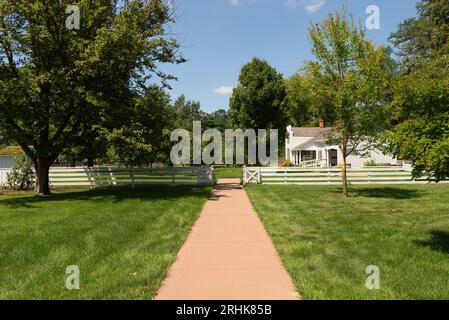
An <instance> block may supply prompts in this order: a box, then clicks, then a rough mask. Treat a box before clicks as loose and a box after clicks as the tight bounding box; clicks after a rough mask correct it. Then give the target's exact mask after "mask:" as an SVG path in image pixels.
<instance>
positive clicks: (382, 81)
mask: <svg viewBox="0 0 449 320" xmlns="http://www.w3.org/2000/svg"><path fill="white" fill-rule="evenodd" d="M309 33H310V39H311V41H312V45H313V47H312V52H313V53H314V55H315V57H316V61H309V62H307V63H306V67H305V68H306V70H307V74H308V75H309V76H310V77H311V81H312V83H313V85H314V88H315V90H316V93H317V95H324V96H330V97H333V100H332V101H333V103H334V108H335V120H336V122H335V130H334V131H335V133H334V134H333V136H332V137H329V138H330V139H331V140H334V142H335V143H338V144H339V145H340V148H341V150H342V153H343V164H342V165H343V169H342V182H343V195H344V196H346V197H347V196H348V195H349V193H348V182H347V169H346V158H347V157H348V156H349V155H350V154H352V153H359V154H360V153H364V152H366V151H368V150H369V149H370V148H371V143H370V142H371V141H374V140H375V137H376V135H377V134H378V133H379V132H380V131H381V130H382V129H383V126H382V123H384V122H385V121H384V116H385V113H384V106H385V104H386V102H387V101H388V98H389V97H388V95H387V93H388V91H389V90H388V89H389V82H390V81H389V80H390V74H389V68H388V66H389V63H388V55H387V52H386V51H385V49H384V48H382V47H376V46H375V45H374V44H373V43H372V42H371V41H368V40H366V39H365V33H364V30H362V29H361V28H358V27H356V26H355V24H354V22H353V20H352V19H350V18H348V17H347V16H346V15H345V14H339V13H337V14H336V15H334V16H332V15H330V16H329V17H328V18H327V19H326V20H325V21H323V22H322V23H317V24H312V25H311V27H310V28H309Z"/></svg>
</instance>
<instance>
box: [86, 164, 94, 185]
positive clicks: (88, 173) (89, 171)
mask: <svg viewBox="0 0 449 320" xmlns="http://www.w3.org/2000/svg"><path fill="white" fill-rule="evenodd" d="M87 175H88V178H89V183H90V190H92V189H93V188H94V183H93V179H92V168H91V167H89V168H88V171H87Z"/></svg>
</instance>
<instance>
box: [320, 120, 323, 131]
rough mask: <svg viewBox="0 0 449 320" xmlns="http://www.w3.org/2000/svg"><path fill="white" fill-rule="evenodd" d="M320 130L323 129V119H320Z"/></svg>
mask: <svg viewBox="0 0 449 320" xmlns="http://www.w3.org/2000/svg"><path fill="white" fill-rule="evenodd" d="M320 129H324V119H323V118H321V119H320Z"/></svg>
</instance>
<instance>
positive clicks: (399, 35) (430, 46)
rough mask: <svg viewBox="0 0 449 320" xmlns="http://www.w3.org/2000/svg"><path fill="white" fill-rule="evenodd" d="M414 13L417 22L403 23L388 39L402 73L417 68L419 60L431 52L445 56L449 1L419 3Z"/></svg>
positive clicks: (411, 19) (448, 26)
mask: <svg viewBox="0 0 449 320" xmlns="http://www.w3.org/2000/svg"><path fill="white" fill-rule="evenodd" d="M417 11H418V17H417V18H409V19H406V20H405V21H403V22H402V23H401V24H400V25H399V28H398V30H397V31H396V32H394V33H392V34H391V36H390V41H391V42H392V43H393V45H394V46H395V47H396V49H397V54H398V55H399V56H400V57H401V58H402V63H403V67H404V68H403V69H404V70H405V71H410V70H413V69H416V68H419V66H417V65H416V64H417V63H418V62H419V60H420V59H427V58H429V57H431V56H432V55H434V54H435V52H438V51H440V50H443V51H445V52H446V53H448V52H449V51H448V50H449V47H448V45H449V42H448V39H449V0H422V1H420V2H419V3H418V4H417Z"/></svg>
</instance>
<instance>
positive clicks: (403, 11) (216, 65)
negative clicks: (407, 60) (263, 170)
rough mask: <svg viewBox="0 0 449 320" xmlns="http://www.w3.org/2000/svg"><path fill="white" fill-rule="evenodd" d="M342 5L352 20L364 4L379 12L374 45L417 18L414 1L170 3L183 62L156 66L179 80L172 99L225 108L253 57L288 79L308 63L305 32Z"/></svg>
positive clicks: (211, 108)
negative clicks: (232, 89)
mask: <svg viewBox="0 0 449 320" xmlns="http://www.w3.org/2000/svg"><path fill="white" fill-rule="evenodd" d="M343 3H345V4H346V7H347V11H348V13H350V14H352V15H354V17H355V19H356V20H357V21H359V20H360V21H362V22H363V24H364V21H365V20H366V18H367V17H368V15H367V14H366V13H365V10H366V8H367V7H368V6H369V5H376V6H378V7H379V9H380V23H381V26H380V30H372V31H368V32H367V37H368V38H369V39H372V40H373V41H374V42H375V43H377V44H382V43H387V38H388V36H389V34H390V33H391V32H393V31H395V30H396V28H397V25H398V24H399V22H401V21H402V20H403V19H405V18H407V17H412V16H415V15H416V10H415V6H416V3H417V1H415V0H175V5H176V8H177V9H176V11H177V16H178V20H177V23H176V24H175V25H174V26H172V28H171V29H172V30H171V31H172V32H173V33H175V34H176V37H177V39H178V40H179V41H180V43H181V44H182V46H183V47H182V53H183V55H184V57H185V58H186V59H187V60H188V61H187V62H186V63H184V64H182V65H176V66H170V65H163V66H161V68H162V70H163V71H166V72H169V73H170V74H173V75H175V76H177V77H178V81H173V82H171V85H172V87H173V90H171V91H170V94H171V95H172V97H173V98H176V97H177V96H179V95H181V94H185V95H186V97H187V98H188V99H192V100H198V101H200V102H201V105H202V108H203V110H205V111H208V112H210V111H214V110H217V109H219V108H224V109H227V108H228V103H229V96H230V94H229V91H230V89H231V88H232V87H234V86H235V85H236V84H237V81H238V75H239V72H240V69H241V67H242V66H243V65H244V64H245V63H247V62H248V61H250V60H251V59H252V58H253V57H259V58H262V59H265V60H267V61H268V62H269V63H270V64H271V65H272V66H273V67H275V68H276V69H277V70H278V71H279V72H281V73H282V74H284V76H286V77H287V76H291V75H292V74H294V73H295V71H296V70H298V68H300V67H301V66H302V64H303V62H304V61H305V60H307V59H312V58H313V57H312V55H311V53H310V42H309V39H308V31H307V28H308V26H309V23H310V21H312V22H317V21H320V20H323V19H324V18H325V17H326V16H327V15H328V14H329V13H335V12H336V11H339V10H340V8H341V6H342V4H343Z"/></svg>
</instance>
